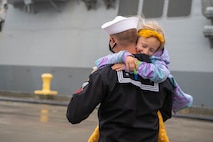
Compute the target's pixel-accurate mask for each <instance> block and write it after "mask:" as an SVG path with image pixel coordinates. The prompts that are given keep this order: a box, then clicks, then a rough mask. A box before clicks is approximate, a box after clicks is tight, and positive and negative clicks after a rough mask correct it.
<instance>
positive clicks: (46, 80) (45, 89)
mask: <svg viewBox="0 0 213 142" xmlns="http://www.w3.org/2000/svg"><path fill="white" fill-rule="evenodd" d="M41 78H42V81H43V85H42V90H35V91H34V94H39V95H57V94H58V92H57V91H52V90H50V83H51V80H52V78H53V76H52V74H50V73H44V74H42V75H41Z"/></svg>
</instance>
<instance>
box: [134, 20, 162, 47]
mask: <svg viewBox="0 0 213 142" xmlns="http://www.w3.org/2000/svg"><path fill="white" fill-rule="evenodd" d="M138 36H139V37H140V36H142V37H146V38H149V37H156V38H157V39H158V40H159V41H160V43H161V44H160V48H159V49H163V48H164V45H165V37H164V31H163V28H162V27H161V26H159V24H158V23H157V22H156V21H149V22H145V21H144V19H141V24H140V27H139V31H138Z"/></svg>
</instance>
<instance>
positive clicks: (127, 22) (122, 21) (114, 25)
mask: <svg viewBox="0 0 213 142" xmlns="http://www.w3.org/2000/svg"><path fill="white" fill-rule="evenodd" d="M138 22H139V18H137V17H128V18H127V17H123V16H117V17H115V19H114V20H112V21H110V22H107V23H105V24H103V25H102V26H101V28H102V29H103V30H104V31H106V32H107V33H108V34H109V35H112V34H117V33H121V32H123V31H126V30H129V29H137V27H138Z"/></svg>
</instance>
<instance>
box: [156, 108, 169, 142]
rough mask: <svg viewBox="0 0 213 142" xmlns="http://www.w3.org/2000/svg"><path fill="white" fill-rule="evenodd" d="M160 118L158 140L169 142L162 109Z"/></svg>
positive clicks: (159, 114) (159, 141)
mask: <svg viewBox="0 0 213 142" xmlns="http://www.w3.org/2000/svg"><path fill="white" fill-rule="evenodd" d="M158 119H159V134H158V142H169V138H168V136H167V133H166V129H165V125H164V122H163V118H162V115H161V113H160V111H158Z"/></svg>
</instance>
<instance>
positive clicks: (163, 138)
mask: <svg viewBox="0 0 213 142" xmlns="http://www.w3.org/2000/svg"><path fill="white" fill-rule="evenodd" d="M157 114H158V119H159V134H158V142H169V138H168V136H167V134H166V129H165V125H164V123H163V118H162V115H161V113H160V111H158V113H157ZM98 139H99V129H98V126H97V127H96V128H95V130H94V132H93V133H92V135H91V136H90V137H89V139H88V142H98Z"/></svg>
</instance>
